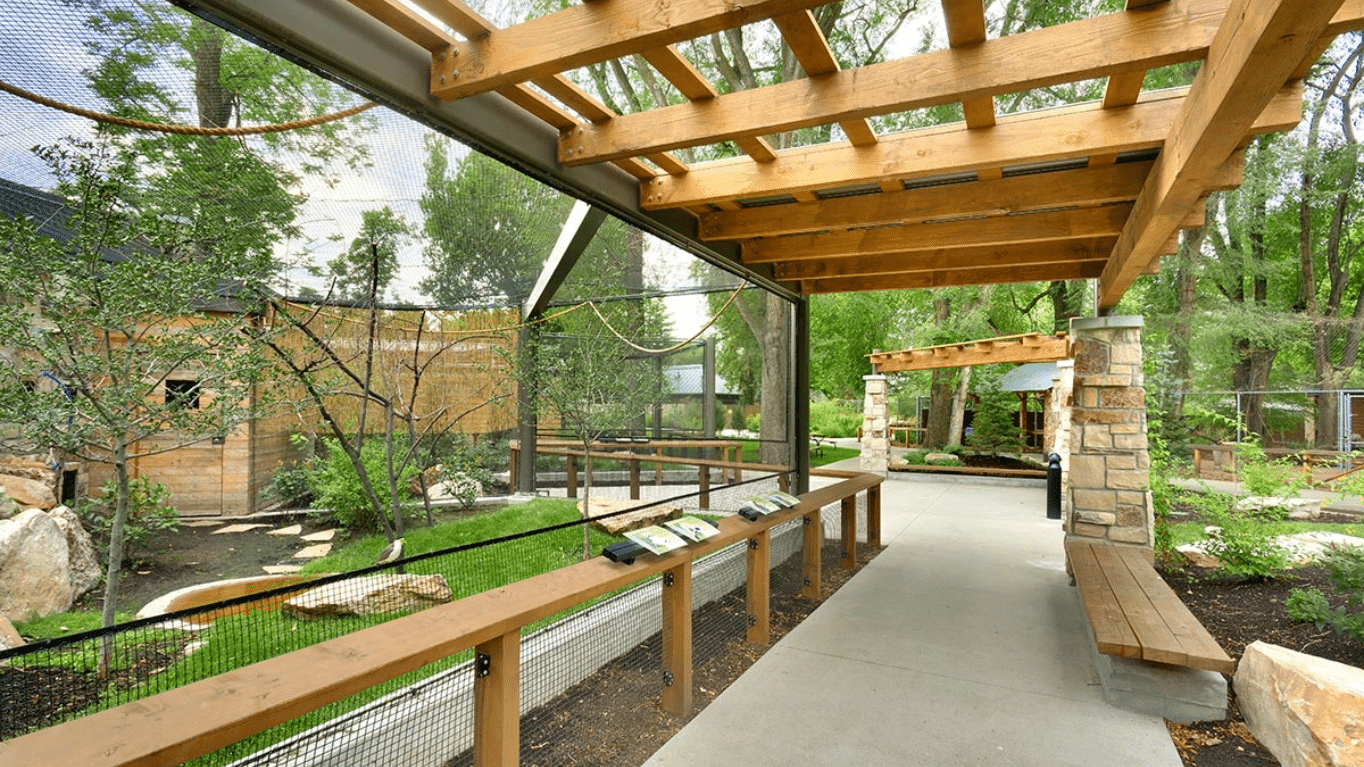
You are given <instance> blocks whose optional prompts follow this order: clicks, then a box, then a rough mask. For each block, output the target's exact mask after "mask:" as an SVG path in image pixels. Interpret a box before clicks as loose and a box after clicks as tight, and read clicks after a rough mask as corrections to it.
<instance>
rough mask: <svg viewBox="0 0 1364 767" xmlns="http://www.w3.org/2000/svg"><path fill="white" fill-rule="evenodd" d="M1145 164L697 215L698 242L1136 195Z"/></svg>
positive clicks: (1108, 200) (1147, 169) (1017, 210)
mask: <svg viewBox="0 0 1364 767" xmlns="http://www.w3.org/2000/svg"><path fill="white" fill-rule="evenodd" d="M1151 165H1152V163H1151V162H1149V161H1148V162H1131V163H1122V164H1119V165H1112V166H1109V167H1105V168H1094V169H1085V168H1081V169H1077V170H1066V171H1056V172H1053V173H1031V174H1027V175H1023V176H1011V177H1008V178H1002V179H996V180H993V181H982V182H968V183H961V184H947V185H944V186H933V187H925V188H923V189H908V190H906V189H904V187H903V186H901V188H900V191H897V192H888V193H882V194H865V195H856V196H853V197H834V198H830V199H826V200H819V201H817V202H813V203H807V204H797V205H762V206H759V207H753V208H743V209H741V210H736V211H723V212H713V213H706V214H703V215H702V216H701V230H700V238H701V239H702V240H742V239H749V238H752V237H768V236H773V235H779V234H798V233H801V232H818V231H826V230H830V229H846V228H848V227H852V226H881V225H885V224H909V223H918V222H920V221H926V220H929V219H936V218H950V217H958V216H983V215H995V216H998V215H1004V214H1007V213H1021V212H1024V211H1029V210H1047V209H1051V208H1064V207H1069V206H1072V205H1100V204H1103V203H1111V202H1124V201H1127V200H1135V199H1136V197H1137V194H1138V193H1139V192H1140V191H1141V186H1142V183H1143V182H1144V181H1145V180H1146V174H1147V173H1149V172H1150V170H1151Z"/></svg>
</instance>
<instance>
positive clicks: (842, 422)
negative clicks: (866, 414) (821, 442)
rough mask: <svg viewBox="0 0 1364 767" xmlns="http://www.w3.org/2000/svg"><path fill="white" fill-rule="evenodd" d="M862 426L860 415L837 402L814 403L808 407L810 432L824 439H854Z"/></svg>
mask: <svg viewBox="0 0 1364 767" xmlns="http://www.w3.org/2000/svg"><path fill="white" fill-rule="evenodd" d="M861 426H862V414H861V413H859V412H855V411H853V410H852V409H850V408H846V407H844V406H842V405H840V404H838V403H837V402H814V403H811V405H810V432H811V433H813V434H820V435H823V436H825V437H856V436H857V430H858V428H860V427H861Z"/></svg>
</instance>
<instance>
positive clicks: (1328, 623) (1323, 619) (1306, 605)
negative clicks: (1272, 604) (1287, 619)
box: [1285, 546, 1364, 641]
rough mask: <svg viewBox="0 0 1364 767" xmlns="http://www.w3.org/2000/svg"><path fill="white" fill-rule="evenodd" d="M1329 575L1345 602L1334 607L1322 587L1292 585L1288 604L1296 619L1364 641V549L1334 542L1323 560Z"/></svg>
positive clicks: (1286, 603)
mask: <svg viewBox="0 0 1364 767" xmlns="http://www.w3.org/2000/svg"><path fill="white" fill-rule="evenodd" d="M1322 564H1323V565H1325V566H1326V571H1327V573H1328V575H1329V576H1330V580H1331V586H1332V588H1333V590H1334V591H1335V592H1336V596H1337V597H1339V598H1342V599H1343V600H1344V602H1345V604H1344V605H1343V606H1341V607H1336V608H1332V607H1331V604H1330V601H1329V600H1328V599H1327V597H1326V595H1325V594H1323V593H1322V592H1321V590H1320V589H1316V588H1311V589H1305V590H1304V589H1293V593H1292V594H1290V595H1289V597H1288V600H1287V602H1285V606H1286V607H1287V608H1288V614H1289V616H1291V617H1292V618H1293V619H1294V620H1296V621H1301V622H1304V623H1312V624H1314V625H1315V626H1316V627H1317V628H1318V629H1326V628H1331V629H1333V630H1335V631H1336V632H1338V633H1341V634H1345V635H1347V636H1352V637H1354V638H1356V639H1358V640H1360V641H1364V612H1360V611H1359V607H1360V606H1361V605H1364V549H1361V548H1357V547H1354V546H1333V547H1332V548H1331V549H1330V550H1329V551H1328V552H1327V554H1326V557H1325V558H1324V559H1323V560H1322Z"/></svg>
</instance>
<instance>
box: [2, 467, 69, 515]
mask: <svg viewBox="0 0 1364 767" xmlns="http://www.w3.org/2000/svg"><path fill="white" fill-rule="evenodd" d="M48 473H49V474H51V472H48ZM0 492H3V493H4V494H5V495H7V496H9V497H10V498H12V499H14V501H15V503H18V504H19V505H20V506H21V507H23V508H25V509H42V510H43V511H47V510H48V509H50V508H52V507H53V506H56V505H57V496H56V494H55V493H53V492H52V481H51V479H47V480H36V479H29V478H28V477H18V476H15V475H13V474H0Z"/></svg>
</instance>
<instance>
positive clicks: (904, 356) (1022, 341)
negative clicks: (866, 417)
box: [867, 333, 1070, 373]
mask: <svg viewBox="0 0 1364 767" xmlns="http://www.w3.org/2000/svg"><path fill="white" fill-rule="evenodd" d="M867 356H868V357H869V358H870V359H871V364H872V365H873V366H874V368H873V369H875V370H876V371H877V372H879V373H903V372H907V371H910V370H931V369H933V368H955V367H966V366H969V365H989V364H993V363H998V362H1011V363H1019V362H1055V361H1056V360H1063V359H1067V358H1069V357H1070V339H1068V338H1067V337H1066V334H1065V333H1057V334H1056V335H1055V336H1044V335H1041V334H1039V333H1027V334H1024V335H1017V336H1003V337H1000V338H986V339H982V340H979V341H966V342H964V343H959V344H943V345H941V346H925V347H921V348H918V349H904V350H902V351H897V352H878V353H876V354H869V355H867Z"/></svg>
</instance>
